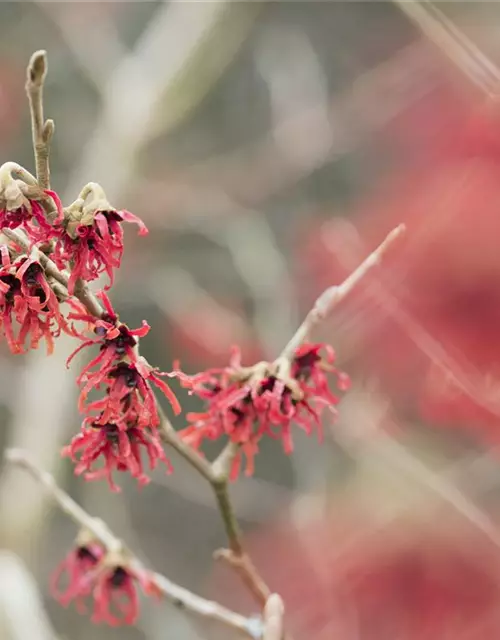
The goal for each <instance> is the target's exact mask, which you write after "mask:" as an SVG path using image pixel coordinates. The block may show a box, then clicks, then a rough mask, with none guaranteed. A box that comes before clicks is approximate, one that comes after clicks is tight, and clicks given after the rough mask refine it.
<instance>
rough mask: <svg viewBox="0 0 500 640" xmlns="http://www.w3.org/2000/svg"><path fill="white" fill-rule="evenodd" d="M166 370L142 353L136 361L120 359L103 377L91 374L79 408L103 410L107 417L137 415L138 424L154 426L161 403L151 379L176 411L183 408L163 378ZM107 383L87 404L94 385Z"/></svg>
mask: <svg viewBox="0 0 500 640" xmlns="http://www.w3.org/2000/svg"><path fill="white" fill-rule="evenodd" d="M165 375H167V374H166V373H164V372H162V371H158V370H157V369H155V368H153V367H151V366H150V365H149V364H148V363H147V362H146V361H145V360H144V358H142V357H139V358H137V360H136V361H135V362H128V363H127V362H120V363H119V364H118V365H116V366H115V367H113V368H112V369H111V370H109V371H108V372H107V374H106V376H105V377H104V378H101V377H95V376H90V377H89V378H88V381H87V382H86V384H84V386H83V388H82V391H81V393H80V399H79V404H78V406H79V410H80V411H81V412H82V413H90V412H102V414H103V415H104V416H105V419H106V420H109V419H112V418H113V417H114V418H116V416H122V417H123V419H124V420H127V419H128V415H130V414H133V415H135V416H137V423H138V426H140V427H144V426H149V427H154V426H157V425H158V424H159V423H160V418H159V415H158V407H157V404H156V399H155V396H154V393H153V389H152V387H151V384H150V382H152V383H153V384H154V385H155V386H157V387H158V388H159V389H160V390H161V391H162V392H163V393H164V394H165V396H166V397H167V398H168V400H169V401H170V404H171V405H172V408H173V411H174V413H175V414H176V415H178V414H179V413H180V412H181V407H180V404H179V401H178V400H177V398H176V397H175V395H174V393H173V391H172V390H171V389H170V387H169V386H168V385H167V384H165V382H163V380H161V379H160V376H165ZM101 384H105V385H107V389H106V395H105V397H104V398H101V399H99V400H95V401H94V402H91V403H89V404H88V405H85V403H86V401H87V396H88V394H89V393H90V391H91V390H92V389H98V388H99V387H100V386H101Z"/></svg>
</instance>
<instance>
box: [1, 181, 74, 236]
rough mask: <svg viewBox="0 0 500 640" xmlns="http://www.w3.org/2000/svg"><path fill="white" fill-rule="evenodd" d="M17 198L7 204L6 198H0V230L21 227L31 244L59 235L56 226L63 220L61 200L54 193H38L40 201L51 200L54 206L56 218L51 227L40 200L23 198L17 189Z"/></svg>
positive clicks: (47, 190) (46, 191)
mask: <svg viewBox="0 0 500 640" xmlns="http://www.w3.org/2000/svg"><path fill="white" fill-rule="evenodd" d="M18 195H19V198H15V199H14V201H13V202H9V199H8V198H4V199H3V201H2V198H0V203H2V204H1V205H0V229H17V228H18V227H22V228H23V229H24V230H25V231H26V233H27V234H28V237H29V238H30V239H31V240H32V241H33V242H47V241H48V240H51V239H52V238H56V237H58V236H59V234H60V227H58V225H59V224H60V222H61V221H62V220H63V217H64V212H63V208H62V204H61V200H60V199H59V196H58V195H57V193H56V192H55V191H50V190H49V189H46V190H44V191H41V192H40V199H46V200H47V199H51V200H52V201H53V203H54V205H55V208H56V212H57V216H56V218H55V220H54V225H52V224H51V223H50V222H49V221H48V220H47V214H46V212H45V211H44V209H43V207H42V205H41V204H40V200H38V199H37V200H35V199H30V198H27V197H25V196H24V195H23V194H22V193H21V191H20V190H19V189H18Z"/></svg>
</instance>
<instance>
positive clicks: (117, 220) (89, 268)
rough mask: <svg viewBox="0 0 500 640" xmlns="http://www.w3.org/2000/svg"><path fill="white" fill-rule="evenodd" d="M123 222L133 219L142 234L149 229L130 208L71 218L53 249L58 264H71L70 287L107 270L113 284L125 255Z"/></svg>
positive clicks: (70, 290)
mask: <svg viewBox="0 0 500 640" xmlns="http://www.w3.org/2000/svg"><path fill="white" fill-rule="evenodd" d="M122 222H132V223H134V224H136V225H138V227H139V235H141V236H143V235H146V234H147V233H148V229H147V228H146V226H145V224H144V223H143V222H142V220H141V219H140V218H138V217H137V216H135V215H133V214H132V213H130V212H129V211H116V210H115V209H112V208H109V209H99V208H97V209H94V210H93V211H91V212H90V213H85V214H83V213H82V214H81V216H80V219H79V220H76V221H71V220H70V221H69V222H68V223H67V224H66V230H65V232H64V233H63V234H62V235H61V236H60V238H59V241H58V242H57V244H56V247H55V252H54V256H53V258H54V261H55V262H56V264H57V265H58V266H59V268H65V267H66V266H67V265H71V276H70V279H69V285H68V291H69V293H70V295H72V294H73V292H74V290H75V285H76V282H77V280H78V279H80V278H81V279H82V280H84V281H85V282H91V281H92V280H96V279H97V278H98V277H99V276H100V275H101V274H102V273H107V275H108V277H109V285H108V286H107V287H106V289H109V287H110V286H111V285H112V284H113V279H114V269H117V268H119V267H120V264H121V259H122V255H123V229H122V226H121V224H122Z"/></svg>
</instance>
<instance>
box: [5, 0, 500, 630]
mask: <svg viewBox="0 0 500 640" xmlns="http://www.w3.org/2000/svg"><path fill="white" fill-rule="evenodd" d="M499 32H500V6H499V4H498V3H497V2H484V3H483V2H479V1H476V2H470V3H454V2H446V3H442V4H440V3H431V2H427V1H425V0H422V1H420V2H418V1H416V0H407V1H405V2H403V1H402V0H401V1H395V2H355V1H352V2H349V1H345V2H334V1H331V2H328V1H326V2H315V3H313V2H273V3H260V2H231V1H229V0H227V1H220V2H198V3H188V2H146V1H143V2H123V3H122V2H103V3H93V2H60V3H56V2H42V1H40V2H2V3H0V35H1V37H0V150H1V158H2V162H3V161H6V160H14V161H17V162H19V163H21V164H23V165H24V166H26V168H28V169H29V170H32V169H33V160H32V150H31V133H30V129H29V113H28V109H27V101H26V99H25V96H24V79H25V66H26V64H27V61H28V60H29V57H30V55H31V53H32V52H33V51H34V50H36V49H40V48H44V49H47V51H48V56H49V75H48V79H47V84H46V100H45V104H46V115H47V117H51V118H54V120H55V123H56V135H55V139H54V144H53V148H52V185H53V187H54V188H55V189H56V190H57V191H58V192H59V193H60V195H61V196H62V198H63V202H64V203H65V204H68V203H69V202H71V201H72V200H74V199H75V198H76V196H77V194H78V192H79V190H80V188H81V187H82V186H83V185H84V184H85V183H86V182H88V181H90V180H93V181H97V182H99V183H101V184H102V185H103V187H104V188H105V190H106V192H107V194H108V197H109V199H110V200H111V201H112V202H113V203H114V204H115V205H116V206H117V207H118V208H127V209H129V210H131V211H133V212H134V213H135V214H137V215H139V216H140V217H142V218H143V219H144V221H145V223H146V224H147V226H148V227H149V228H150V231H151V232H150V234H149V236H147V237H146V238H141V239H140V240H139V239H138V238H137V237H136V236H135V232H134V229H132V230H129V231H128V232H127V245H126V253H125V259H124V264H123V268H122V269H121V271H120V274H119V278H118V281H117V284H116V286H115V287H114V288H113V291H112V299H113V302H114V304H115V306H116V307H117V308H118V309H119V310H120V312H121V317H122V318H123V319H124V320H125V321H126V322H127V323H129V324H130V325H133V326H137V324H138V323H139V322H140V321H141V320H142V319H143V318H145V319H147V320H148V322H149V323H150V324H151V326H152V331H151V333H150V334H149V336H148V337H147V338H146V339H145V340H144V341H143V343H142V349H143V353H144V355H145V356H146V357H147V358H148V359H149V360H150V361H151V362H152V363H153V364H155V365H158V366H159V367H161V368H162V369H163V370H170V369H171V366H172V361H173V359H174V358H180V360H181V363H182V365H183V368H184V369H185V370H187V371H189V372H195V371H199V370H202V369H205V368H207V367H209V366H213V365H220V364H222V363H225V362H226V361H227V358H228V355H229V350H230V347H231V345H233V344H239V345H240V346H241V348H242V351H243V355H244V361H245V363H248V364H250V363H252V362H254V361H255V360H257V359H261V358H271V359H272V358H273V357H275V356H276V355H277V354H278V353H279V351H280V349H281V348H282V347H283V346H284V345H285V344H286V342H287V340H288V338H289V337H290V336H291V334H292V333H293V331H294V329H295V328H296V326H297V325H298V323H299V322H300V320H301V318H302V317H303V316H304V315H305V313H306V312H307V310H308V309H309V308H310V306H311V304H312V303H313V302H314V300H315V298H316V296H317V295H319V294H320V293H321V291H322V290H323V289H324V288H325V287H326V286H329V285H330V284H334V283H338V282H341V281H342V280H343V278H344V277H345V276H346V275H347V274H348V273H349V272H350V271H352V269H353V268H354V267H356V266H357V265H358V264H359V263H360V262H361V260H362V259H363V258H364V257H365V256H366V255H367V254H368V253H369V252H370V251H372V250H373V249H374V248H375V247H376V246H377V244H378V243H379V242H380V241H381V240H382V239H383V238H384V237H385V235H386V234H387V233H388V231H389V230H390V229H391V228H392V227H393V226H395V225H397V224H398V223H399V222H406V224H407V226H408V233H407V237H406V239H405V240H404V242H402V243H401V244H400V246H398V248H397V250H395V251H393V252H392V253H391V255H390V257H389V258H388V259H387V261H386V263H385V264H384V267H383V269H380V270H378V271H377V272H376V273H374V274H372V275H371V276H370V277H369V278H367V279H366V280H365V281H364V282H363V283H362V284H361V285H360V286H359V287H358V288H357V289H356V290H355V291H354V292H352V294H351V295H349V297H348V298H347V299H346V300H344V301H343V303H342V305H341V306H339V307H338V309H337V310H336V312H335V314H334V317H332V318H331V319H330V320H329V321H328V322H326V323H324V325H323V326H322V327H321V328H320V329H319V331H318V334H317V338H318V339H320V340H324V341H327V342H329V343H331V344H333V345H334V347H335V349H336V351H337V355H338V363H339V366H340V367H341V368H342V369H343V370H344V371H347V372H348V373H349V374H350V375H351V377H352V379H353V389H352V391H351V392H350V393H348V394H347V395H346V397H345V398H344V400H343V401H342V404H341V407H340V417H339V419H338V421H337V422H336V423H334V424H333V423H332V424H329V423H326V424H325V434H326V438H325V442H324V444H323V445H322V446H321V447H320V446H319V445H318V443H317V441H316V439H315V438H310V439H308V438H306V437H304V436H303V434H302V433H301V432H300V431H299V430H298V429H297V433H296V434H295V442H296V452H295V455H294V456H293V457H290V458H288V457H286V456H284V455H283V453H282V451H281V449H280V446H279V443H275V442H270V443H263V447H262V453H261V455H260V457H259V458H258V459H257V466H256V473H255V476H254V477H252V478H242V479H241V480H240V481H239V482H238V483H237V484H236V485H235V486H234V487H233V488H232V494H233V497H234V501H235V507H236V512H237V515H238V517H239V518H240V521H241V523H242V526H243V527H244V530H245V532H246V535H247V539H248V547H249V550H250V551H251V553H253V554H254V555H255V560H256V562H257V564H258V566H259V567H260V568H261V569H262V572H263V574H264V576H265V577H266V579H267V580H268V582H269V584H270V585H271V587H272V588H273V589H274V590H277V591H278V592H280V593H281V594H282V595H283V597H284V600H285V603H286V607H287V619H288V623H289V627H290V628H291V629H292V630H293V633H294V637H295V639H296V640H300V639H301V638H315V639H317V640H330V639H334V638H335V639H337V638H338V639H342V640H355V639H356V640H358V639H360V640H386V639H388V638H390V639H391V640H414V639H415V640H417V639H418V640H427V639H429V640H446V639H448V638H450V639H451V638H453V640H482V639H486V638H488V640H489V639H491V638H492V637H498V636H499V635H500V608H499V607H498V603H499V601H500V572H499V569H500V567H499V560H500V528H499V527H498V526H497V521H498V519H499V515H500V513H499V508H498V504H499V499H500V458H499V456H500V453H499V452H498V444H500V438H499V435H498V434H500V336H499V332H500V179H499V178H500V111H499V106H498V105H497V98H498V96H499V95H500V91H499V87H500V85H499V81H500V71H499V68H498V64H499V63H500V37H499ZM73 347H74V345H73V344H72V342H71V340H69V339H65V338H61V339H60V340H59V344H58V347H57V349H56V353H55V355H54V356H53V357H51V358H46V357H45V353H44V352H43V351H42V350H41V351H40V352H38V353H33V354H30V356H29V357H15V358H14V357H12V356H10V355H9V353H8V350H7V349H6V348H5V345H2V346H1V347H0V420H1V422H0V447H1V448H3V447H6V446H16V447H23V448H26V449H29V450H30V451H32V452H33V454H34V455H35V456H36V459H37V460H38V461H39V462H40V464H41V465H42V466H44V467H45V468H47V469H49V470H50V471H51V472H52V473H54V474H55V475H56V477H57V478H58V481H59V482H60V483H61V485H62V486H64V487H65V489H66V490H67V491H68V492H69V493H70V494H71V495H72V496H74V497H75V499H77V500H78V501H80V502H81V503H82V504H83V505H84V506H85V508H87V509H88V510H89V511H90V512H91V513H93V514H95V515H99V516H101V517H103V518H104V519H105V520H106V521H107V522H108V523H109V525H110V526H111V528H112V529H114V530H115V531H116V532H118V533H119V534H120V535H122V536H123V537H124V539H125V540H126V541H127V542H128V543H129V544H130V546H131V547H132V548H133V549H134V550H135V551H137V553H138V555H139V556H140V557H141V558H143V559H144V560H145V561H147V562H148V563H150V565H151V566H152V567H155V568H156V569H157V570H158V571H161V572H163V573H165V574H166V575H168V576H169V577H170V578H171V579H173V580H175V581H178V582H179V583H181V584H182V585H184V586H186V587H188V588H190V589H192V590H194V591H196V592H199V593H202V594H204V595H206V596H208V597H215V598H217V599H218V600H219V601H220V602H221V603H223V604H225V605H227V606H231V607H234V608H237V609H238V610H239V611H242V612H245V613H247V614H252V613H256V611H255V605H254V604H253V603H252V601H251V600H250V599H249V597H248V595H247V594H246V593H245V592H244V591H243V590H242V589H241V587H240V585H239V583H238V582H237V578H236V577H235V576H234V575H233V574H231V573H230V571H229V570H228V569H227V568H226V567H221V566H215V565H214V562H213V561H212V557H211V554H212V551H213V550H214V549H216V548H217V547H219V546H221V545H223V544H224V542H225V541H224V536H223V531H222V527H221V523H220V521H219V517H218V515H217V512H216V510H215V508H214V503H213V499H212V496H211V494H210V491H209V490H208V488H207V487H205V486H204V485H203V483H202V481H201V480H200V479H199V478H197V477H195V476H194V475H193V474H192V473H191V471H190V469H188V468H187V467H186V466H185V464H183V462H182V460H180V459H178V458H176V457H175V456H172V461H173V463H174V467H175V472H174V474H173V475H172V476H170V477H166V476H164V475H163V474H162V472H161V471H158V472H156V473H155V474H153V479H152V483H151V484H150V485H149V486H148V487H147V488H145V489H143V490H142V491H140V492H139V490H138V488H137V486H136V484H135V483H133V482H129V481H128V479H127V478H120V479H119V480H120V483H121V486H122V487H123V492H122V493H121V494H120V495H113V494H111V493H110V492H109V491H108V489H107V486H106V485H105V484H104V483H86V482H83V481H81V480H80V479H75V478H74V476H73V468H72V465H71V464H70V463H69V462H67V461H62V460H61V458H60V455H59V452H60V449H61V447H62V446H63V445H64V444H66V443H67V442H68V441H69V440H70V439H71V437H72V435H73V434H74V433H75V432H76V431H77V430H78V428H79V418H78V415H77V413H76V408H75V404H76V403H75V399H76V392H77V388H76V385H75V382H74V378H75V371H76V370H77V369H78V363H75V364H74V365H73V369H72V371H70V372H68V371H67V370H66V368H65V366H64V360H65V358H66V357H67V355H68V353H70V351H71V350H72V348H73ZM178 395H179V398H180V400H181V401H182V404H183V407H184V409H186V410H189V409H190V408H192V407H193V404H192V401H191V400H190V399H189V398H188V397H187V396H186V394H184V393H183V392H181V391H179V394H178ZM167 410H168V407H167ZM175 424H176V425H178V426H181V425H182V424H183V421H182V417H181V418H180V419H179V420H177V421H176V422H175ZM1 471H2V473H1V475H0V548H1V549H2V551H1V553H0V639H1V640H34V639H35V638H37V639H38V638H41V639H43V640H45V639H46V638H47V639H49V638H50V640H54V639H55V638H58V639H60V640H62V639H67V640H84V639H87V638H91V637H92V638H93V639H94V638H95V639H96V640H101V639H102V640H113V639H118V638H120V639H123V640H139V639H141V640H142V639H144V640H160V639H163V638H166V637H169V638H170V637H171V638H179V639H182V640H197V639H205V638H207V639H208V638H216V637H217V638H221V637H224V638H225V637H228V638H229V637H231V635H230V634H228V633H225V632H223V631H221V629H220V628H214V629H212V628H211V627H210V625H207V624H205V623H203V624H200V623H199V622H198V621H196V620H192V619H190V618H188V617H186V616H185V615H183V614H182V613H181V612H178V611H177V610H175V609H174V608H172V607H170V606H169V605H164V604H155V603H152V602H149V601H148V602H144V603H143V605H142V611H143V615H142V616H141V619H140V621H139V623H138V624H137V626H136V627H135V628H125V629H118V630H117V629H109V628H106V627H94V626H92V625H91V623H90V621H89V620H88V618H85V617H81V616H79V615H78V614H77V613H76V612H74V611H73V610H64V609H62V608H60V607H59V606H58V605H57V604H56V603H55V602H54V601H53V600H51V598H50V594H49V591H48V581H49V576H50V574H51V572H52V571H53V570H54V568H55V566H56V565H57V564H58V563H59V562H60V561H61V560H62V558H63V557H64V555H65V554H66V552H67V550H69V549H70V548H71V546H72V543H73V539H74V536H75V533H76V531H75V527H74V525H73V523H71V522H70V521H69V520H67V519H65V518H64V517H63V516H62V515H61V514H60V513H59V512H58V511H57V510H56V509H54V506H53V504H51V502H50V500H47V497H46V496H45V495H44V493H43V491H41V490H40V488H39V487H38V486H36V484H35V483H34V482H33V481H32V479H31V478H29V477H27V476H26V475H24V474H23V472H21V471H18V470H15V469H6V468H2V469H1ZM499 524H500V523H499Z"/></svg>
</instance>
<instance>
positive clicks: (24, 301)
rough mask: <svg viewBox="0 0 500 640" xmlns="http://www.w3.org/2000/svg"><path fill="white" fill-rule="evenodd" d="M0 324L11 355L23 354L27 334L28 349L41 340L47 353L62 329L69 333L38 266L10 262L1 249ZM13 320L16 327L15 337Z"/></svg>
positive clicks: (23, 259)
mask: <svg viewBox="0 0 500 640" xmlns="http://www.w3.org/2000/svg"><path fill="white" fill-rule="evenodd" d="M0 251H1V255H2V266H1V267H0V325H1V328H2V333H3V334H4V335H5V337H6V339H7V342H8V344H9V347H10V350H11V351H12V353H24V351H25V349H24V344H25V341H26V339H27V337H28V335H29V337H30V347H31V349H36V348H37V347H38V344H39V342H40V340H41V339H42V338H45V340H46V342H47V352H48V353H49V354H50V353H52V351H53V348H54V341H53V338H54V337H57V336H58V335H59V334H60V333H61V330H63V329H64V330H68V329H67V325H66V322H65V320H64V318H63V316H62V315H61V312H60V309H59V300H58V299H57V297H56V295H55V293H54V291H53V290H52V288H51V287H50V285H49V283H48V282H47V279H46V277H45V273H44V271H43V268H42V267H41V265H40V264H39V263H38V262H37V261H36V260H35V259H33V258H27V257H25V256H23V257H20V258H17V259H16V260H15V261H14V262H11V258H10V254H9V250H8V248H7V247H6V246H2V247H0ZM13 320H15V321H16V322H17V323H18V324H19V327H20V328H19V333H18V335H17V337H16V336H15V334H14V328H13Z"/></svg>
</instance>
